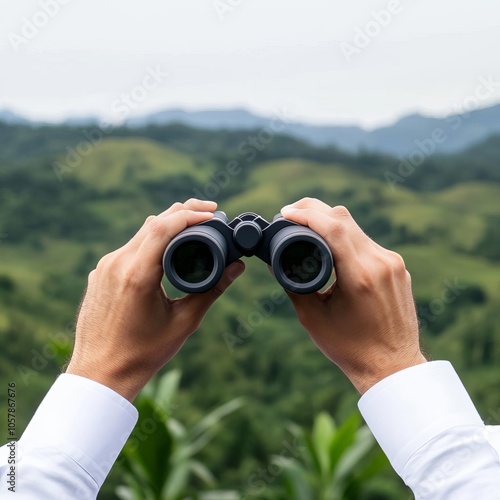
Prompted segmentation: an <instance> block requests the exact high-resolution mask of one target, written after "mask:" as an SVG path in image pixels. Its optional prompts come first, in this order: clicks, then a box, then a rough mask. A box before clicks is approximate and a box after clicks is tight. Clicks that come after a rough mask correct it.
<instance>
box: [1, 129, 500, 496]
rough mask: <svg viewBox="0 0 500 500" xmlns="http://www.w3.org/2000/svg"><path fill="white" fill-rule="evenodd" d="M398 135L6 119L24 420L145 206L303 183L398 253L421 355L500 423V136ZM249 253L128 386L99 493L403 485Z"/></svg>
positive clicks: (4, 328) (6, 330) (273, 202)
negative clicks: (456, 147)
mask: <svg viewBox="0 0 500 500" xmlns="http://www.w3.org/2000/svg"><path fill="white" fill-rule="evenodd" d="M264 132H266V133H264ZM408 153H409V154H408V156H407V157H405V158H402V157H399V158H394V157H391V156H388V155H383V154H379V153H374V152H371V151H359V152H358V153H357V154H353V153H347V152H345V151H343V150H341V149H339V148H336V147H317V146H313V145H310V144H308V143H307V142H303V141H300V140H298V139H295V138H292V137H289V136H287V135H286V128H285V130H284V133H283V134H279V133H273V132H271V133H269V132H268V131H264V130H263V129H261V130H253V131H243V130H241V131H231V130H202V129H195V128H190V127H188V126H185V125H180V124H173V125H166V126H159V125H155V126H146V127H141V128H126V127H122V126H116V127H109V128H107V129H104V128H100V127H99V126H98V125H97V124H96V125H95V126H87V127H81V126H80V127H79V126H64V125H36V126H35V125H14V124H6V123H1V122H0V380H1V382H2V384H3V387H6V386H7V384H8V383H9V382H15V383H16V386H17V397H18V409H19V410H18V428H19V434H20V433H21V432H22V429H23V428H24V427H25V426H26V425H27V423H28V421H29V419H30V418H31V416H32V415H33V413H34V411H35V409H36V407H37V405H38V404H39V402H40V401H41V399H42V398H43V396H44V394H45V392H46V391H47V390H48V388H49V387H50V385H51V383H52V382H53V381H54V379H55V377H56V376H57V375H58V373H60V371H61V367H62V366H63V365H64V363H65V361H66V360H67V358H68V356H69V354H70V352H71V345H72V342H73V336H74V321H75V313H76V311H77V308H78V304H79V302H80V300H81V297H82V294H83V293H84V290H85V286H86V279H87V275H88V273H89V272H90V271H91V270H92V269H94V268H95V266H96V263H97V262H98V260H99V259H100V257H101V256H103V255H104V254H105V253H107V252H110V251H112V250H114V249H115V248H117V247H119V246H121V245H123V244H124V243H125V242H126V241H127V240H128V239H129V238H130V237H131V236H132V235H133V234H134V233H135V231H136V230H137V229H138V227H139V226H140V225H141V224H142V222H143V221H144V219H145V218H146V217H147V216H148V215H150V214H155V213H159V212H160V211H163V210H164V209H166V208H167V207H168V206H169V205H171V204H172V203H173V202H175V201H183V200H185V199H188V198H191V197H202V198H207V199H213V200H215V201H216V202H217V203H218V205H219V209H220V210H223V211H225V212H226V213H227V214H228V216H229V217H232V216H235V215H238V214H239V213H242V212H246V211H254V212H258V213H259V214H261V215H263V216H264V217H266V218H268V219H272V217H273V215H274V214H276V213H277V212H279V210H280V208H281V207H283V206H284V205H286V204H289V203H292V202H294V201H296V200H298V199H300V198H302V197H305V196H309V197H315V198H319V199H321V200H323V201H324V202H326V203H328V204H330V205H345V206H346V207H347V208H348V209H349V210H350V211H351V213H352V214H353V216H354V217H355V219H356V220H357V221H358V223H359V224H360V226H361V227H362V228H363V230H364V231H365V232H366V233H367V234H368V235H369V236H370V237H372V238H373V239H374V240H376V241H377V242H379V243H380V244H382V245H384V246H386V247H388V248H391V249H393V250H395V251H397V252H399V253H400V254H401V255H402V256H403V257H404V259H405V262H406V265H407V268H408V269H409V271H410V272H411V274H412V280H413V286H414V295H415V301H416V306H417V311H418V315H419V319H420V324H421V335H422V344H423V348H424V350H425V352H426V354H427V356H428V357H429V358H430V359H448V360H450V361H451V362H452V363H453V364H454V366H455V368H456V369H457V371H458V373H459V374H460V376H461V378H462V380H463V381H464V383H465V385H466V387H467V389H468V390H469V392H470V394H471V397H472V399H473V400H474V402H475V403H476V405H477V407H478V409H479V412H480V414H481V416H482V418H483V419H484V420H485V422H486V423H489V424H500V393H499V391H498V387H499V385H500V307H499V305H500V251H499V250H500V204H499V199H500V164H499V159H500V136H492V137H490V138H489V139H487V140H486V141H484V142H481V143H480V144H477V145H475V146H473V147H471V148H470V149H467V150H465V151H463V152H460V153H454V154H449V155H441V154H439V155H438V154H433V155H426V154H425V153H424V152H423V151H420V154H411V153H412V152H408ZM246 264H247V272H246V273H245V274H244V276H242V278H240V279H239V280H238V282H237V283H235V285H233V286H232V287H231V289H230V290H229V291H228V292H227V294H225V295H224V296H223V297H222V298H221V299H220V300H219V301H218V302H217V303H216V304H215V305H214V306H213V308H212V309H211V311H210V312H209V314H208V316H207V317H206V319H205V321H204V322H203V325H202V327H201V328H200V330H199V331H198V332H197V334H195V335H193V336H192V337H191V338H190V339H189V341H188V342H187V343H186V345H185V346H184V348H183V349H182V351H181V352H180V353H179V354H178V355H177V356H176V357H175V359H174V360H172V362H171V363H169V364H168V365H167V366H166V367H165V369H164V370H163V371H162V372H161V373H160V374H159V375H158V377H157V378H155V379H154V380H153V381H152V382H151V383H150V384H149V385H148V386H147V387H146V388H145V389H144V391H143V393H141V395H140V396H139V398H138V399H137V400H136V402H135V404H136V406H137V407H138V408H139V410H140V414H141V417H140V420H139V423H138V425H137V427H136V430H135V431H134V434H133V435H132V436H131V438H130V440H129V442H128V444H127V445H126V447H125V449H124V450H123V453H122V455H121V456H120V458H119V460H118V462H117V463H116V465H115V467H114V468H113V470H112V472H111V474H110V476H109V477H108V479H107V480H106V483H105V485H104V487H103V489H102V491H101V493H100V496H99V498H101V499H103V500H104V499H106V500H111V499H118V498H121V499H139V498H146V499H151V500H157V499H158V500H159V499H162V500H181V499H204V500H238V499H240V500H243V499H245V500H247V499H254V498H255V499H257V498H262V499H266V500H284V499H297V500H299V499H300V500H309V499H311V500H318V499H319V500H335V499H353V500H376V499H389V500H390V499H401V498H412V495H411V492H410V491H409V490H408V489H407V488H406V487H405V485H404V484H403V483H402V481H401V480H400V479H399V478H398V477H397V476H396V475H395V473H394V472H393V471H392V469H391V468H390V466H389V464H388V462H387V460H386V459H385V457H384V456H383V455H382V453H381V451H380V449H379V448H378V447H377V445H376V444H375V443H374V442H373V438H372V437H371V435H370V433H369V431H368V430H367V428H366V427H365V426H364V424H363V422H362V421H361V418H360V415H359V413H358V410H357V406H356V405H357V401H358V398H359V396H358V394H357V393H356V391H355V389H354V388H353V387H352V386H350V384H349V382H348V380H346V378H345V377H344V375H343V374H342V373H341V372H340V370H339V369H338V368H337V367H336V366H334V365H332V364H331V363H330V362H329V361H328V360H327V359H326V358H324V357H323V356H322V354H321V353H320V352H319V351H318V350H317V349H316V347H315V346H314V345H313V344H312V342H311V341H310V339H309V338H308V336H307V334H306V332H305V331H304V330H303V329H302V327H301V326H300V324H299V323H298V321H297V319H296V317H295V313H294V310H293V308H292V306H291V304H290V303H289V301H288V299H287V298H286V297H285V296H284V294H283V292H282V291H281V289H280V287H279V286H278V284H277V282H276V281H275V280H274V279H273V277H272V275H271V274H270V273H269V271H268V269H267V268H266V266H265V265H263V263H262V262H260V261H258V260H257V259H249V260H247V262H246ZM165 287H166V288H167V291H168V292H169V294H173V295H174V296H175V294H176V293H178V292H176V291H175V290H173V289H172V288H171V287H170V286H169V284H168V283H165ZM443 297H446V300H445V299H444V298H443ZM450 297H451V299H450ZM269 301H272V304H273V307H272V310H271V312H269V313H268V312H266V311H268V310H269V309H266V307H265V306H264V305H265V304H268V303H269ZM256 317H257V318H258V321H257V320H255V318H256ZM6 397H7V394H6V391H3V392H2V394H1V396H0V402H1V404H2V407H4V404H5V401H6ZM0 428H1V429H4V430H5V429H7V423H6V414H5V412H2V415H1V416H0Z"/></svg>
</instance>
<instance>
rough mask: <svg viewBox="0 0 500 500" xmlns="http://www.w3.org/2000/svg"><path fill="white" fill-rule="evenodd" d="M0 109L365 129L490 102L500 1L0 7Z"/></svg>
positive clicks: (91, 2) (123, 0)
mask: <svg viewBox="0 0 500 500" xmlns="http://www.w3.org/2000/svg"><path fill="white" fill-rule="evenodd" d="M0 5H1V7H2V16H1V18H0V71H1V73H0V109H3V108H8V109H11V110H14V111H16V112H18V113H20V114H23V115H26V116H28V117H30V118H33V119H43V120H51V121H57V120H62V119H65V118H67V117H70V116H80V115H98V116H100V117H109V118H110V119H115V117H116V115H117V114H119V109H121V110H122V115H123V114H125V112H124V111H123V110H124V109H125V108H124V106H125V107H126V108H127V111H126V113H130V114H135V115H143V114H147V113H150V112H154V111H158V110H161V109H165V108H172V107H182V108H186V109H190V110H197V109H213V108H220V109H228V108H234V107H245V108H247V109H249V110H251V111H253V112H255V113H258V114H263V115H273V114H276V113H279V112H280V110H284V109H286V110H287V113H288V115H289V116H292V117H293V118H294V119H295V120H296V121H304V122H309V123H318V124H326V123H328V124H357V125H361V126H364V127H367V128H374V127H377V126H382V125H384V124H389V123H391V122H393V121H394V120H396V119H397V118H398V117H400V116H402V115H405V114H409V113H413V112H420V113H424V114H431V115H436V116H443V115H446V114H450V113H453V112H456V111H458V110H460V108H461V107H462V106H463V104H464V103H465V102H473V104H474V105H477V106H479V107H485V106H488V105H491V104H494V103H498V102H500V84H494V83H491V84H490V85H489V87H488V89H489V91H488V92H484V91H482V92H481V95H480V98H476V100H475V101H474V99H473V96H474V95H475V94H476V91H477V88H478V86H479V85H480V82H481V81H482V80H481V79H483V80H484V79H487V80H488V79H489V81H490V82H500V61H499V58H498V48H499V47H500V2H498V0H476V1H474V2H470V0H439V1H438V2H436V1H432V0H369V1H368V0H357V1H348V0H342V1H339V0H303V1H299V0H176V1H171V0H141V1H140V2H139V1H137V0H134V1H132V0H105V1H103V0H85V1H84V2H83V1H80V2H78V1H77V0H35V1H32V0H23V1H21V2H12V1H6V0H0Z"/></svg>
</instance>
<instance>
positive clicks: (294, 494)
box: [274, 412, 389, 500]
mask: <svg viewBox="0 0 500 500" xmlns="http://www.w3.org/2000/svg"><path fill="white" fill-rule="evenodd" d="M290 432H291V434H292V435H293V436H294V437H295V439H296V440H297V442H298V443H300V445H299V446H300V447H301V448H302V452H301V453H300V454H299V455H298V458H289V459H284V458H283V457H275V458H274V463H275V464H276V465H277V466H280V467H282V468H283V486H284V491H286V496H284V495H282V494H281V495H279V498H286V499H288V500H347V499H349V500H355V499H360V498H367V497H366V492H367V490H369V487H368V485H369V483H370V479H372V478H373V477H374V476H376V475H378V474H380V473H381V472H382V471H384V469H387V468H388V467H389V462H388V461H387V458H386V457H385V456H384V455H383V453H382V451H381V450H380V449H379V448H378V447H377V448H376V447H375V446H376V445H375V440H374V438H373V436H372V434H371V432H370V430H369V429H368V428H367V427H366V426H363V427H360V417H359V414H357V413H355V414H353V415H352V416H351V417H349V418H348V419H346V420H345V422H344V423H343V424H342V425H341V426H340V427H337V426H336V425H335V422H334V420H333V419H332V417H331V416H330V415H329V414H328V413H326V412H321V413H319V414H318V415H317V416H316V418H315V421H314V424H313V427H312V430H311V431H309V432H308V431H305V430H304V429H301V428H300V427H298V426H295V425H291V426H290Z"/></svg>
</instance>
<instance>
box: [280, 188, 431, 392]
mask: <svg viewBox="0 0 500 500" xmlns="http://www.w3.org/2000/svg"><path fill="white" fill-rule="evenodd" d="M281 214H282V215H283V217H285V218H286V219H289V220H292V221H294V222H297V223H299V224H302V225H306V226H309V227H310V228H311V229H313V230H314V231H316V232H317V233H318V234H319V235H320V236H322V237H323V238H324V239H325V241H326V242H327V243H328V245H329V247H330V249H331V251H332V254H333V257H334V260H335V273H336V277H337V279H336V282H335V283H334V284H333V285H332V286H331V287H330V288H329V289H328V290H326V291H325V292H323V293H321V292H317V293H313V294H308V295H296V294H293V293H289V294H288V295H289V297H290V299H291V300H292V303H293V305H294V307H295V309H296V312H297V316H298V318H299V321H300V322H301V323H302V325H303V326H304V327H305V329H306V330H307V331H308V332H309V334H310V336H311V338H312V340H313V341H314V342H315V344H316V345H317V346H318V347H319V349H320V350H321V352H323V354H324V355H325V356H326V357H327V358H329V359H330V360H331V361H333V362H334V363H336V364H337V365H338V366H339V367H340V368H341V370H342V371H343V372H344V373H345V374H346V375H347V377H348V378H349V379H350V380H351V382H352V383H353V384H354V386H355V387H356V389H358V391H359V392H360V393H361V394H363V393H364V392H366V391H367V390H368V389H369V388H370V387H372V386H373V385H374V384H376V383H377V382H378V381H380V380H382V379H383V378H385V377H387V376H389V375H391V374H393V373H395V372H397V371H399V370H402V369H404V368H408V367H410V366H414V365H417V364H420V363H425V362H426V359H425V358H424V356H423V355H422V353H421V351H420V345H419V336H418V319H417V314H416V311H415V304H414V300H413V295H412V290H411V277H410V274H409V273H408V271H407V270H406V267H405V264H404V261H403V259H402V257H401V256H400V255H398V254H397V253H395V252H392V251H390V250H386V249H385V248H383V247H381V246H380V245H378V244H377V243H375V242H374V241H373V240H371V239H370V238H369V237H368V236H367V235H366V234H365V233H364V232H363V231H362V230H361V228H360V227H359V226H358V225H357V224H356V222H355V221H354V219H353V218H352V217H351V215H350V213H349V212H348V210H347V209H346V208H345V207H334V208H332V207H330V206H328V205H326V204H325V203H323V202H321V201H319V200H316V199H310V198H305V199H303V200H300V201H298V202H297V203H295V204H293V205H289V206H287V207H284V208H283V209H282V211H281Z"/></svg>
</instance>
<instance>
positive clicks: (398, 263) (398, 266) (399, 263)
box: [390, 252, 406, 275]
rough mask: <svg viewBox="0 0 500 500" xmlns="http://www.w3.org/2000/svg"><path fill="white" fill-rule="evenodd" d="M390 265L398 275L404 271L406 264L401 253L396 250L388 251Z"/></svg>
mask: <svg viewBox="0 0 500 500" xmlns="http://www.w3.org/2000/svg"><path fill="white" fill-rule="evenodd" d="M390 256H391V260H392V267H393V269H394V271H395V272H396V273H397V274H398V275H403V274H404V273H405V271H406V264H405V261H404V259H403V257H402V256H401V255H399V254H398V253H396V252H390Z"/></svg>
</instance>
